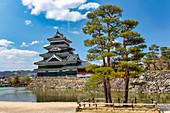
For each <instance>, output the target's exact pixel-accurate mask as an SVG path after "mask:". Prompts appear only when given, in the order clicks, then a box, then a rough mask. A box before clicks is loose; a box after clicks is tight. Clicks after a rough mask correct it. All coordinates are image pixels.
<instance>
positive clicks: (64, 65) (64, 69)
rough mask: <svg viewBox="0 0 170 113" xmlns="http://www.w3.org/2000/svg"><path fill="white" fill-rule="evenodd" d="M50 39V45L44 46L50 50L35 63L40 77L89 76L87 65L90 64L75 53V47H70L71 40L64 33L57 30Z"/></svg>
mask: <svg viewBox="0 0 170 113" xmlns="http://www.w3.org/2000/svg"><path fill="white" fill-rule="evenodd" d="M48 41H49V42H50V45H48V46H45V47H44V48H45V49H46V50H48V52H47V53H45V54H40V56H41V57H43V60H42V61H39V62H36V63H35V64H36V65H38V69H35V71H36V72H37V76H38V77H57V76H77V75H78V76H86V75H87V76H89V73H87V72H86V71H85V67H86V66H88V65H90V64H89V63H88V62H86V61H82V60H81V59H80V58H79V55H78V54H74V50H75V49H73V48H71V47H70V43H71V41H70V40H68V39H67V38H66V37H64V36H63V34H61V33H59V32H58V31H57V33H56V34H55V35H54V36H53V37H52V38H48Z"/></svg>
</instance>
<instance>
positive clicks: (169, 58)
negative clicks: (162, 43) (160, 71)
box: [160, 47, 170, 70]
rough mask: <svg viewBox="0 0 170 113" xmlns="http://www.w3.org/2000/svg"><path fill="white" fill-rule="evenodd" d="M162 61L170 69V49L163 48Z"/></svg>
mask: <svg viewBox="0 0 170 113" xmlns="http://www.w3.org/2000/svg"><path fill="white" fill-rule="evenodd" d="M160 50H161V59H162V60H163V62H164V63H166V68H167V69H168V70H169V69H170V47H161V48H160Z"/></svg>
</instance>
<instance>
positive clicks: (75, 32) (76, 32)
mask: <svg viewBox="0 0 170 113" xmlns="http://www.w3.org/2000/svg"><path fill="white" fill-rule="evenodd" d="M68 32H69V33H72V34H80V32H78V31H68Z"/></svg>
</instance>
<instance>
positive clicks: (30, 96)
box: [0, 87, 170, 103]
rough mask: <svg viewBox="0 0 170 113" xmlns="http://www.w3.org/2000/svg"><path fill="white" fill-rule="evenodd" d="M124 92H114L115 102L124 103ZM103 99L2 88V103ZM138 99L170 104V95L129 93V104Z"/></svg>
mask: <svg viewBox="0 0 170 113" xmlns="http://www.w3.org/2000/svg"><path fill="white" fill-rule="evenodd" d="M123 95H124V94H123V92H121V91H120V92H119V91H116V92H112V97H113V101H114V102H118V98H120V101H123V99H122V98H123ZM90 97H95V98H103V97H104V95H103V93H102V91H100V92H97V91H96V92H87V91H80V90H73V89H48V90H32V91H31V90H28V89H26V88H24V87H1V88H0V101H21V102H77V101H78V100H81V99H84V98H90ZM134 97H136V98H137V102H147V103H151V99H154V100H156V101H157V102H158V103H170V93H167V94H158V93H153V94H149V93H148V94H146V93H135V92H130V93H129V98H130V100H129V102H131V101H132V100H134Z"/></svg>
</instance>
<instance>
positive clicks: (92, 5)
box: [78, 2, 100, 10]
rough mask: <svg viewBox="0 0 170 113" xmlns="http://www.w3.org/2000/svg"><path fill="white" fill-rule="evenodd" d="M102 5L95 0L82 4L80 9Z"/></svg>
mask: <svg viewBox="0 0 170 113" xmlns="http://www.w3.org/2000/svg"><path fill="white" fill-rule="evenodd" d="M99 6H100V5H99V4H98V3H94V2H89V3H87V4H83V5H81V6H80V7H79V8H78V9H79V10H83V9H86V10H89V9H97V8H98V7H99Z"/></svg>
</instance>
